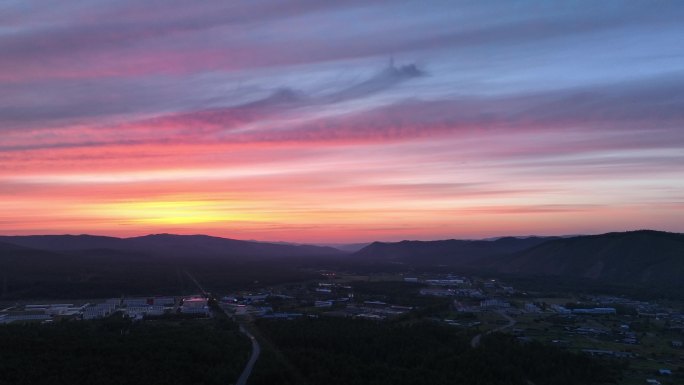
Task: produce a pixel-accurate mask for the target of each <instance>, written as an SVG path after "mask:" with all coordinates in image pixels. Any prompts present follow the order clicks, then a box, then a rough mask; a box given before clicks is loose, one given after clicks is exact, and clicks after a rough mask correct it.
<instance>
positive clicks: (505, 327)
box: [470, 311, 516, 348]
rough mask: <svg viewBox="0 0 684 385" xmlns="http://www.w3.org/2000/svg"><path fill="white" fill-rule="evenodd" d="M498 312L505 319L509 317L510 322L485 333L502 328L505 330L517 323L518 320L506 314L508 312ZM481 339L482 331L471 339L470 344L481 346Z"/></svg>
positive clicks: (498, 330)
mask: <svg viewBox="0 0 684 385" xmlns="http://www.w3.org/2000/svg"><path fill="white" fill-rule="evenodd" d="M497 313H498V314H499V315H500V316H502V317H504V318H505V319H507V320H508V323H507V324H506V325H503V326H499V327H498V328H496V329H492V330H490V331H488V332H487V333H485V334H490V333H495V332H500V331H502V330H504V329H508V328H510V327H512V326H513V325H515V323H516V320H514V319H513V318H511V316H509V315H508V314H506V312H503V311H498V312H497ZM481 339H482V333H480V334H478V335H476V336H475V337H473V339H472V340H470V346H472V347H474V348H476V347H478V346H480V340H481Z"/></svg>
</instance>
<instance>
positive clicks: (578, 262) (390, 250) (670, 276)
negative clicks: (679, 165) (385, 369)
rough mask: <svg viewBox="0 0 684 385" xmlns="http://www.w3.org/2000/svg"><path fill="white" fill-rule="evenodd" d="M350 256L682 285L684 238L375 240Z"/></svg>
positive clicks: (638, 234)
mask: <svg viewBox="0 0 684 385" xmlns="http://www.w3.org/2000/svg"><path fill="white" fill-rule="evenodd" d="M354 257H356V258H358V259H359V260H363V261H366V262H372V263H401V264H406V265H409V266H416V267H420V266H446V267H452V268H456V269H458V268H461V269H468V270H471V271H473V270H475V271H484V272H499V273H511V274H517V275H530V276H557V277H568V278H588V279H593V280H598V281H603V282H612V283H622V284H635V285H668V286H672V285H675V286H679V285H682V284H684V281H683V280H682V277H683V276H684V234H679V233H668V232H661V231H652V230H639V231H629V232H621V233H607V234H601V235H588V236H574V237H567V238H540V237H531V238H511V237H508V238H501V239H498V240H494V241H463V240H445V241H430V242H419V241H403V242H397V243H380V242H376V243H373V244H371V245H369V246H368V247H365V248H364V249H362V250H360V251H359V252H357V253H355V254H354Z"/></svg>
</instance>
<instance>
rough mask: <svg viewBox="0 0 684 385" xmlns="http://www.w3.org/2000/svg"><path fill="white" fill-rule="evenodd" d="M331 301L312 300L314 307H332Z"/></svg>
mask: <svg viewBox="0 0 684 385" xmlns="http://www.w3.org/2000/svg"><path fill="white" fill-rule="evenodd" d="M332 305H333V302H332V301H316V302H314V306H316V307H332Z"/></svg>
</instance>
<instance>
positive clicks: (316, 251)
mask: <svg viewBox="0 0 684 385" xmlns="http://www.w3.org/2000/svg"><path fill="white" fill-rule="evenodd" d="M0 242H4V243H9V244H14V245H18V246H23V247H28V248H32V249H39V250H46V251H53V252H73V251H79V250H95V249H99V250H102V249H107V250H115V251H118V252H135V253H144V254H147V255H151V256H178V257H250V258H252V259H253V258H260V257H261V258H273V257H303V256H325V255H340V254H343V252H341V251H339V250H337V249H334V248H332V247H321V246H311V245H289V244H278V243H265V242H254V241H241V240H235V239H229V238H220V237H210V236H207V235H174V234H153V235H146V236H142V237H134V238H114V237H102V236H93V235H31V236H4V237H0Z"/></svg>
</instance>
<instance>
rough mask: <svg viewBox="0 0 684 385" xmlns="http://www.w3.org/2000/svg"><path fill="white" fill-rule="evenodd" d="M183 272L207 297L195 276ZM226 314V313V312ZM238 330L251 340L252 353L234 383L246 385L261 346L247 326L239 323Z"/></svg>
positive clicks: (207, 295)
mask: <svg viewBox="0 0 684 385" xmlns="http://www.w3.org/2000/svg"><path fill="white" fill-rule="evenodd" d="M185 274H187V276H188V277H189V278H190V280H192V282H194V283H195V285H196V286H197V288H198V289H199V290H200V292H202V295H203V296H205V297H207V298H209V297H210V294H209V292H207V291H206V290H204V288H203V287H202V285H200V283H199V282H198V281H197V279H195V277H194V276H193V275H192V274H190V272H189V271H187V270H186V271H185ZM221 310H223V312H224V313H225V312H226V310H225V309H223V308H221ZM226 315H228V314H227V313H226ZM240 331H241V332H242V333H243V334H244V335H246V336H247V338H249V339H250V340H251V341H252V355H251V356H250V357H249V361H247V365H245V368H244V369H243V370H242V374H240V378H238V380H237V382H236V383H235V385H247V380H248V379H249V376H250V374H252V369H254V364H255V363H256V360H257V359H258V358H259V354H261V346H259V342H257V340H256V338H254V336H253V335H252V333H250V332H249V330H247V328H246V327H245V326H244V325H243V324H240Z"/></svg>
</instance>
